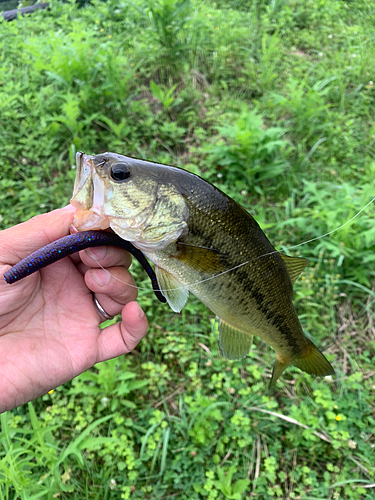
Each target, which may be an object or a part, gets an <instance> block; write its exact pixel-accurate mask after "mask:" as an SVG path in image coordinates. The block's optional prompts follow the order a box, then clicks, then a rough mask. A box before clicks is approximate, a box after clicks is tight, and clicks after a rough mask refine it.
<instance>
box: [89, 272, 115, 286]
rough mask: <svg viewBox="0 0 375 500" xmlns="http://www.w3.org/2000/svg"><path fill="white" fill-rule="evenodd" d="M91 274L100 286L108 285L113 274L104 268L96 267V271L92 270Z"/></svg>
mask: <svg viewBox="0 0 375 500" xmlns="http://www.w3.org/2000/svg"><path fill="white" fill-rule="evenodd" d="M90 276H91V278H92V279H93V280H94V281H95V283H97V284H98V285H99V286H105V285H108V283H109V282H110V280H111V275H110V274H109V272H107V271H104V269H95V271H94V270H91V271H90Z"/></svg>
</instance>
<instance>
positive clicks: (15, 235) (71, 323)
mask: <svg viewBox="0 0 375 500" xmlns="http://www.w3.org/2000/svg"><path fill="white" fill-rule="evenodd" d="M73 216H74V209H73V207H67V208H66V209H60V210H55V211H53V212H50V213H47V214H43V215H39V216H37V217H34V218H33V219H31V220H29V221H27V222H24V223H23V224H20V225H18V226H15V227H12V228H9V229H6V230H5V231H1V232H0V413H1V412H3V411H5V410H9V409H12V408H15V407H16V406H18V405H21V404H23V403H26V402H27V401H30V400H31V399H34V398H36V397H38V396H41V395H42V394H45V393H46V392H48V391H49V390H51V389H53V388H55V387H57V386H59V385H61V384H63V383H64V382H67V381H68V380H71V379H72V378H74V377H75V376H77V375H79V374H80V373H82V372H83V371H85V370H87V369H88V368H90V367H91V366H93V365H94V364H95V363H98V362H100V361H105V360H107V359H111V358H114V357H116V356H120V355H122V354H126V353H128V352H130V351H131V350H132V349H134V348H135V346H136V345H137V344H138V343H139V341H140V340H141V339H142V337H143V336H144V335H145V333H146V331H147V326H148V324H147V319H146V316H145V315H144V313H143V311H142V309H141V308H140V306H139V305H138V304H137V303H136V302H135V299H136V298H137V289H136V288H133V286H135V282H134V279H133V277H132V276H131V274H130V273H129V271H128V270H127V268H128V267H129V265H130V263H131V257H130V254H128V253H127V252H125V251H124V250H121V249H118V248H114V247H99V248H91V249H88V250H84V251H81V252H79V254H74V255H72V256H71V257H66V258H64V259H62V260H60V261H59V262H56V263H55V264H53V265H52V266H48V267H46V268H44V269H41V270H40V271H39V272H37V273H35V274H33V275H31V276H29V277H28V278H26V279H24V280H22V281H19V282H18V283H15V284H13V285H9V284H7V283H6V282H5V281H4V280H3V279H2V275H3V274H4V273H5V272H6V271H8V269H10V267H12V266H13V265H14V264H16V263H17V262H18V261H20V260H21V259H23V258H24V257H26V256H27V255H29V254H30V253H32V252H33V251H35V250H37V249H38V248H41V247H43V246H44V245H47V244H48V243H51V242H52V241H55V240H57V239H59V238H61V237H63V236H66V235H67V234H68V233H69V226H70V225H71V223H72V221H73ZM90 253H91V255H93V256H94V259H95V260H94V259H92V258H91V257H90ZM96 261H97V262H96ZM98 262H99V263H100V264H101V265H102V266H103V267H104V268H106V269H108V271H109V272H110V274H111V275H112V276H116V277H117V278H119V279H120V280H121V281H122V282H125V283H122V282H120V281H118V280H116V279H115V278H113V277H111V276H110V274H108V273H107V272H106V271H104V270H103V269H101V268H100V266H99V265H98ZM128 284H129V285H133V286H128ZM91 292H94V293H95V297H96V298H97V300H98V302H99V303H100V305H101V306H102V307H103V309H104V310H105V311H106V312H107V313H108V314H110V315H116V314H119V313H120V312H121V313H122V321H121V322H119V323H116V324H114V325H111V326H109V327H107V328H104V329H103V330H100V328H99V324H100V323H101V322H102V321H104V320H105V318H104V317H103V316H102V315H101V314H100V313H99V312H98V311H97V309H96V307H95V306H94V303H93V298H92V293H91Z"/></svg>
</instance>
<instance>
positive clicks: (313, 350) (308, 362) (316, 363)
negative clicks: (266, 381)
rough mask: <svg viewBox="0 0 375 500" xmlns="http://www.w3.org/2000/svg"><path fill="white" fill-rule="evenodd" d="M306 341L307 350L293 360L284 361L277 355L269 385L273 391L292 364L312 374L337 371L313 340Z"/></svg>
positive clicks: (327, 373) (329, 373) (326, 373)
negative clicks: (283, 373) (278, 380)
mask: <svg viewBox="0 0 375 500" xmlns="http://www.w3.org/2000/svg"><path fill="white" fill-rule="evenodd" d="M306 342H307V343H308V346H307V347H306V349H305V351H304V352H303V353H302V354H301V355H300V356H298V357H297V358H295V359H293V360H290V361H287V360H283V361H284V362H282V361H281V359H278V357H277V356H276V362H275V364H274V367H273V372H272V378H271V382H270V386H269V389H270V391H271V392H272V391H274V389H275V386H276V381H277V379H278V378H279V377H280V375H281V374H282V372H283V371H284V370H285V369H286V368H287V367H288V366H289V365H290V364H293V365H295V366H296V367H297V368H299V369H300V370H302V371H303V372H306V373H310V374H311V375H319V376H321V377H324V376H326V375H333V374H334V373H335V371H334V369H333V368H332V365H331V363H330V362H329V361H327V359H326V358H325V357H324V355H323V354H322V353H321V352H320V351H319V349H318V348H317V347H316V346H315V345H314V344H313V343H312V342H311V340H309V339H306Z"/></svg>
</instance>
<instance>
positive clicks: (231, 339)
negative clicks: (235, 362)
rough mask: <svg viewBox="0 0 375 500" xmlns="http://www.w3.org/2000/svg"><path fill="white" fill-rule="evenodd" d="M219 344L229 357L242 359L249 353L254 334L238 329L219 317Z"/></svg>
mask: <svg viewBox="0 0 375 500" xmlns="http://www.w3.org/2000/svg"><path fill="white" fill-rule="evenodd" d="M219 332H220V337H219V345H220V349H221V350H222V352H223V354H224V356H225V357H226V358H227V359H242V358H244V357H245V356H247V355H248V354H249V351H250V349H251V344H252V342H253V336H252V335H249V334H248V333H245V332H243V331H241V330H237V328H234V327H233V326H231V325H229V324H228V323H226V322H225V321H223V320H222V319H220V318H219Z"/></svg>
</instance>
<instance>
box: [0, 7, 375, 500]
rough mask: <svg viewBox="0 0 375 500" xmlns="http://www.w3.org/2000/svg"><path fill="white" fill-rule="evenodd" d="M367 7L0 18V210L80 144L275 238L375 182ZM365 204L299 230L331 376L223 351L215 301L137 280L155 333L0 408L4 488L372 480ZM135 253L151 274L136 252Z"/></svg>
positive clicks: (367, 193)
mask: <svg viewBox="0 0 375 500" xmlns="http://www.w3.org/2000/svg"><path fill="white" fill-rule="evenodd" d="M374 22H375V10H374V7H373V3H372V2H371V1H367V0H357V1H355V2H354V1H353V2H349V1H347V2H346V3H345V2H344V1H341V0H319V1H313V0H306V1H303V2H302V1H299V0H269V1H265V2H264V1H260V0H252V1H251V0H218V1H216V3H212V2H210V1H208V0H191V1H190V0H181V1H176V0H156V1H151V0H133V1H129V0H121V1H119V2H118V1H115V0H109V1H107V2H99V1H96V0H94V1H93V2H92V4H86V5H85V6H83V7H82V8H78V5H76V4H75V3H71V2H70V3H65V4H63V3H59V2H56V1H53V2H52V3H51V10H50V11H48V12H47V11H43V12H37V13H35V14H34V15H33V16H29V17H26V18H23V19H19V20H17V21H14V22H11V23H4V22H1V23H0V122H1V132H0V149H1V152H2V166H1V169H0V226H1V228H5V227H9V226H11V225H13V224H16V223H18V222H20V221H23V220H26V219H29V218H30V217H32V216H33V215H35V214H38V213H41V212H45V211H47V210H51V209H53V208H57V207H60V206H63V205H65V204H67V203H68V201H69V198H70V196H71V193H72V186H73V180H74V176H75V171H74V168H72V166H73V165H74V154H75V152H76V151H77V150H83V151H85V152H86V153H100V152H103V151H116V152H119V153H123V154H126V155H129V156H135V157H141V158H145V159H150V160H153V161H159V162H164V163H169V164H173V165H178V166H181V167H183V168H186V169H189V170H190V171H192V172H194V173H198V174H199V175H201V176H202V177H204V178H205V179H207V180H209V181H210V182H213V183H215V185H217V186H218V187H219V188H221V189H223V190H224V191H225V192H226V193H228V194H229V195H230V196H232V197H233V198H235V199H236V200H237V201H238V202H240V203H241V204H242V205H243V206H245V207H246V208H247V209H248V210H249V211H250V213H251V214H252V215H253V216H254V217H255V218H256V219H257V220H258V222H259V223H260V224H261V226H262V228H263V229H264V230H265V231H266V233H267V235H268V236H269V238H270V240H271V241H272V242H273V243H274V245H275V246H276V247H277V248H279V249H286V248H288V247H290V246H293V245H296V244H298V243H301V242H303V241H306V240H309V239H311V238H314V237H317V236H320V235H322V234H324V233H326V232H328V231H330V230H332V229H334V228H336V227H338V226H340V225H341V224H342V223H343V222H345V221H347V220H349V219H350V218H351V217H352V216H354V215H355V214H356V213H357V212H358V211H359V210H360V209H361V208H362V207H363V206H364V205H365V204H366V203H367V202H368V201H369V200H370V199H371V198H372V197H373V196H374V192H375V189H374V188H375V181H374V172H375V161H374V159H373V158H374V152H375V146H374V145H375V126H374V123H373V116H374V104H375V87H374V83H373V81H375V67H374V57H373V47H374V42H375V31H374ZM374 212H375V210H374V207H373V206H370V207H369V208H368V209H367V210H366V211H365V212H363V213H362V214H361V215H360V217H358V218H357V219H356V220H355V221H354V222H353V223H352V224H350V225H347V226H345V228H343V229H342V230H340V231H337V232H335V233H333V234H332V235H330V236H329V237H327V238H323V239H320V240H317V241H315V242H313V243H311V244H309V245H305V246H302V247H299V248H296V249H295V250H294V251H293V255H301V256H304V257H307V258H309V259H310V261H311V265H310V267H309V268H308V270H307V271H306V272H305V273H304V276H303V277H302V278H301V279H299V280H298V281H297V283H296V285H295V304H296V307H297V310H298V313H299V317H300V319H301V322H302V325H303V328H304V330H305V332H306V334H307V335H311V337H312V338H313V339H314V340H315V341H316V342H317V344H318V345H319V346H320V347H321V348H322V350H323V351H324V352H325V353H326V355H327V357H328V359H329V360H330V361H331V363H332V364H333V365H334V367H335V370H336V377H335V379H333V380H327V379H323V380H322V379H313V377H310V376H308V375H306V374H302V373H301V372H299V371H298V370H297V369H289V370H288V371H287V372H285V374H283V377H282V379H281V380H280V381H279V384H278V387H279V392H278V393H277V394H276V395H275V396H272V395H269V394H268V393H267V383H268V381H269V378H270V374H271V369H272V363H273V357H274V354H273V351H272V350H271V349H270V348H269V347H268V346H267V345H266V344H264V343H263V342H262V341H261V340H259V339H257V340H255V343H254V348H253V350H252V351H251V353H250V356H249V358H247V359H245V360H242V361H236V362H228V361H227V360H225V359H223V358H222V356H221V355H220V352H219V348H218V341H217V331H216V325H215V321H214V318H213V317H212V314H211V313H210V312H209V311H207V310H206V309H205V307H204V306H203V305H202V304H201V303H200V302H199V301H198V300H197V299H195V298H194V297H191V298H190V299H189V302H188V304H187V306H186V307H185V308H184V310H183V311H182V313H181V314H180V315H177V314H174V313H172V312H171V311H170V310H169V309H168V308H167V307H166V306H164V305H162V304H159V303H157V301H156V299H154V297H153V294H152V293H151V291H150V292H147V291H144V290H141V291H140V293H139V301H140V303H141V304H142V306H143V307H144V309H145V310H146V312H147V314H148V317H149V321H150V325H151V326H150V332H149V334H148V337H147V338H146V339H145V340H144V341H143V342H142V343H141V345H140V346H139V347H138V348H137V350H136V351H135V352H134V353H132V354H131V355H128V356H126V357H124V358H121V359H117V360H112V361H109V362H106V363H102V364H100V365H97V366H96V367H94V368H93V369H92V370H90V371H88V372H86V373H84V374H83V375H81V376H80V377H78V378H76V379H75V380H73V381H72V382H71V383H69V384H65V385H64V386H62V387H59V388H57V389H56V390H55V391H54V392H53V393H52V394H48V395H46V396H44V397H42V398H39V399H38V400H37V401H35V402H33V403H32V404H29V405H25V406H23V407H20V408H18V409H16V410H14V411H12V412H7V413H5V414H3V415H2V416H1V434H0V440H1V444H2V448H1V449H0V497H1V498H4V499H7V500H8V499H18V498H19V499H37V498H38V499H52V498H62V499H68V498H69V499H72V498H76V499H83V498H87V499H101V500H102V499H120V498H125V499H127V498H135V499H136V498H142V499H157V498H163V499H167V498H179V499H186V500H193V499H208V500H212V499H235V500H237V499H238V500H240V499H241V498H253V497H254V498H260V499H270V498H283V499H284V498H285V499H306V500H307V499H308V500H314V499H319V500H323V499H324V500H325V499H341V498H343V499H365V500H369V499H373V498H375V495H374V483H375V465H374V464H375V460H374V454H375V450H374V447H375V436H374V428H375V403H374V399H375V379H374V374H375V368H374V353H375V330H374V327H373V322H374V316H373V305H374V300H375V292H374V261H375V257H374V235H375V227H374V224H373V218H374ZM132 269H133V271H134V273H135V275H136V278H137V283H138V284H139V286H140V287H142V288H145V287H149V283H148V282H147V279H146V278H145V277H144V274H143V273H142V270H140V269H138V267H137V266H136V265H134V266H133V268H132Z"/></svg>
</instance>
